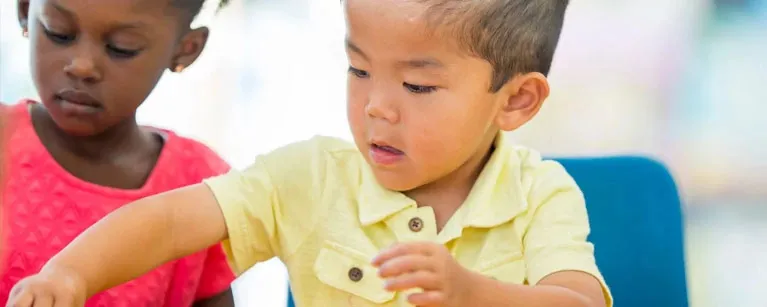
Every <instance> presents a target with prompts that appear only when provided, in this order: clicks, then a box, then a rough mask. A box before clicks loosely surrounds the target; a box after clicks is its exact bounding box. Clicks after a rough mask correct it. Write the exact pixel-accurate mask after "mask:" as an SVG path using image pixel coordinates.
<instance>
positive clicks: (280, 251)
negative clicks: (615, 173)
mask: <svg viewBox="0 0 767 307" xmlns="http://www.w3.org/2000/svg"><path fill="white" fill-rule="evenodd" d="M206 184H207V185H208V186H209V187H210V188H211V190H212V191H213V193H214V195H215V197H216V199H217V200H218V203H219V205H220V207H221V209H222V212H223V213H224V216H225V220H226V225H227V228H228V230H229V239H228V240H227V241H225V242H224V245H223V246H224V250H225V251H226V252H227V254H228V256H229V261H230V263H231V265H232V267H233V268H234V270H235V272H237V273H238V274H241V273H243V272H244V271H245V270H247V269H248V268H250V267H252V266H253V265H255V264H256V263H258V262H261V261H265V260H268V259H270V258H272V257H275V256H276V257H279V258H280V259H281V260H282V261H283V262H284V263H285V264H286V266H287V268H288V272H289V275H290V280H291V287H292V289H293V294H294V296H295V300H296V303H297V305H298V306H406V305H407V304H406V303H405V298H406V294H407V293H404V294H403V293H391V292H387V291H386V290H384V281H383V280H382V279H381V278H379V277H378V276H377V270H376V269H375V268H374V267H373V266H371V265H370V261H371V260H372V258H373V257H374V256H376V255H377V254H378V253H379V252H380V251H382V249H385V248H387V247H389V246H391V245H392V244H394V243H396V242H406V241H430V242H436V243H439V244H443V245H444V246H445V247H447V248H448V249H449V250H450V252H451V254H452V255H453V257H454V258H455V259H456V260H457V261H458V262H459V263H460V264H461V265H463V266H464V267H466V268H468V269H470V270H472V271H475V272H478V273H481V274H483V275H485V276H488V277H491V278H495V279H497V280H500V281H503V282H508V283H514V284H528V285H535V284H537V283H538V282H539V281H540V280H541V279H543V278H544V277H546V276H547V275H550V274H552V273H556V272H561V271H570V270H574V271H582V272H586V273H588V274H591V275H593V276H594V277H596V278H597V279H598V280H599V281H600V282H601V284H602V286H603V290H604V293H605V297H606V299H607V300H608V305H612V300H611V297H610V293H609V290H608V288H607V286H606V284H605V282H604V280H603V278H602V275H601V274H600V272H599V270H598V268H597V266H596V263H595V259H594V247H593V245H592V244H591V243H589V242H588V241H587V236H588V234H589V231H590V229H589V224H588V217H587V212H586V206H585V201H584V198H583V194H582V193H581V191H580V189H579V188H578V186H577V185H576V183H575V182H574V180H573V179H572V178H571V177H570V175H569V174H568V173H567V172H566V171H565V169H564V168H563V167H562V166H561V165H559V164H558V163H556V162H553V161H546V160H542V159H541V157H540V155H539V154H537V153H536V152H534V151H531V150H528V149H525V148H522V147H516V146H513V145H512V144H510V143H509V141H508V140H506V139H505V137H504V136H503V134H500V136H499V137H498V138H497V140H496V144H495V151H494V152H493V154H492V156H491V158H490V160H489V161H488V163H487V164H486V166H485V167H484V169H483V171H482V172H481V174H480V176H479V178H478V179H477V181H476V182H475V184H474V186H473V188H472V190H471V192H470V194H469V196H468V198H467V199H466V200H465V202H464V203H463V205H462V206H461V207H460V208H459V209H458V211H457V212H456V213H455V214H454V215H453V216H452V217H451V218H450V219H449V221H448V222H447V224H446V225H445V226H444V227H443V229H442V230H441V231H439V232H437V227H436V222H435V217H434V211H433V210H432V208H431V207H419V206H418V205H417V204H416V202H415V201H414V200H412V199H410V198H408V197H406V196H405V195H404V194H402V193H398V192H394V191H391V190H387V189H385V188H383V187H382V186H380V185H379V184H378V182H377V181H376V179H375V177H374V175H373V173H372V170H371V169H370V166H369V165H368V164H367V163H366V161H365V160H364V157H363V156H362V155H361V154H360V152H359V150H358V149H357V148H356V147H355V146H354V145H353V144H350V143H348V142H345V141H342V140H339V139H334V138H328V137H315V138H312V139H310V140H307V141H303V142H299V143H295V144H291V145H288V146H285V147H282V148H280V149H277V150H275V151H273V152H271V153H269V154H266V155H262V156H259V157H258V158H257V159H256V162H255V163H254V164H253V165H252V166H250V167H249V168H247V169H246V170H244V171H236V170H235V171H232V172H230V173H229V174H226V175H223V176H219V177H216V178H212V179H209V180H206Z"/></svg>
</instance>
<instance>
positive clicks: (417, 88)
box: [402, 83, 437, 94]
mask: <svg viewBox="0 0 767 307" xmlns="http://www.w3.org/2000/svg"><path fill="white" fill-rule="evenodd" d="M402 86H404V87H405V89H407V90H408V91H409V92H411V93H414V94H428V93H431V92H434V91H436V90H437V87H436V86H426V85H415V84H410V83H403V84H402Z"/></svg>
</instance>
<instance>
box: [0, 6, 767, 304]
mask: <svg viewBox="0 0 767 307" xmlns="http://www.w3.org/2000/svg"><path fill="white" fill-rule="evenodd" d="M15 3H16V1H11V0H4V1H2V4H0V101H3V102H6V103H13V102H15V101H17V100H19V99H20V98H22V97H33V98H34V97H36V93H35V90H34V87H33V85H32V83H31V82H30V78H29V72H28V62H29V57H28V44H27V42H26V41H25V40H24V39H23V38H22V36H21V30H20V29H19V27H18V24H17V21H16V11H15ZM571 3H572V4H571V6H570V10H569V13H568V17H567V20H566V25H565V30H564V32H563V34H562V38H561V43H560V47H559V49H558V53H557V56H556V60H555V63H554V67H553V71H552V73H551V76H550V77H551V83H552V89H553V91H552V97H551V99H550V100H549V101H548V102H547V104H546V105H545V107H544V108H543V110H542V112H541V114H540V116H539V117H538V118H537V119H536V120H535V121H534V122H532V123H531V124H529V125H527V126H526V127H524V128H523V129H521V130H519V131H516V132H514V133H512V135H513V137H514V138H516V139H517V140H518V141H519V143H521V144H524V145H527V146H530V147H533V148H536V149H538V150H540V151H542V152H544V153H545V154H546V155H549V156H554V155H555V156H584V155H586V156H598V155H614V154H641V155H647V156H651V157H655V158H657V159H659V160H661V161H663V162H664V163H666V164H667V165H668V166H669V168H670V169H671V171H672V172H673V174H674V176H675V178H676V180H677V182H678V184H679V186H680V189H681V192H682V197H683V199H684V202H685V209H684V210H685V217H686V231H687V232H686V239H687V242H686V243H687V269H688V283H689V291H690V299H691V305H692V306H693V307H708V306H739V307H740V306H743V307H750V306H754V307H757V306H762V307H763V306H767V294H766V293H767V291H764V290H763V289H761V287H763V286H764V285H767V264H766V263H765V261H766V260H767V189H766V188H765V187H766V186H767V159H765V157H767V121H765V120H764V119H763V117H764V116H765V114H766V113H767V1H765V0H750V1H749V0H717V1H706V0H677V1H668V0H644V1H615V0H578V1H572V2H571ZM213 15H214V14H213V12H212V11H208V12H204V15H203V16H202V18H201V19H200V21H199V22H200V23H202V24H205V25H209V26H210V27H211V28H212V37H211V41H210V43H209V44H208V47H207V49H206V51H205V53H204V54H203V56H202V57H201V58H200V59H199V60H198V61H197V63H196V64H195V65H193V66H192V67H191V68H190V69H188V70H187V71H185V72H184V73H183V74H168V75H167V76H166V77H165V78H164V79H163V80H162V81H161V83H160V86H159V87H158V88H157V89H156V90H155V92H154V93H153V94H152V96H151V97H150V98H149V99H148V101H147V102H146V104H145V105H144V106H143V107H142V109H141V110H140V115H139V118H140V120H141V122H142V123H146V124H150V125H154V126H159V127H164V128H171V129H174V130H176V131H178V132H180V133H181V134H183V135H186V136H190V137H194V138H197V139H199V140H201V141H203V142H205V143H207V144H209V145H210V146H211V147H213V148H214V149H216V150H217V151H218V152H219V153H220V154H221V155H223V156H224V157H225V158H226V159H227V160H228V161H230V162H231V163H232V164H233V165H234V166H235V167H243V166H245V165H247V164H249V163H250V162H251V161H252V159H253V158H254V156H255V155H257V154H259V153H264V152H267V151H269V150H271V149H274V148H276V147H278V146H280V145H284V144H286V143H289V142H293V141H296V140H300V139H305V138H308V137H311V136H312V135H315V134H324V135H335V136H340V137H347V138H348V137H350V134H349V132H348V129H347V124H346V116H345V107H344V103H345V102H344V96H345V78H346V73H345V70H346V58H345V54H344V49H343V44H342V43H343V32H344V25H343V18H342V14H341V10H340V7H339V5H338V2H337V1H325V0H322V1H321V0H280V1H245V0H235V1H233V5H232V6H230V7H228V8H226V9H225V10H224V11H222V12H220V13H219V14H218V15H217V16H215V17H214V16H213ZM760 157H761V158H760ZM286 283H287V277H286V273H285V270H284V268H283V267H282V266H281V264H280V263H279V262H277V261H270V262H268V263H265V264H261V265H259V266H257V267H256V268H254V269H253V270H251V271H250V272H249V273H247V274H246V275H245V276H244V277H243V278H241V279H240V280H238V281H237V283H236V285H235V291H236V293H237V300H238V302H239V303H241V304H242V305H245V306H255V305H258V306H284V305H283V304H284V302H285V293H286V289H285V286H284V285H286Z"/></svg>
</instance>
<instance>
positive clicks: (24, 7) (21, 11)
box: [16, 0, 30, 33]
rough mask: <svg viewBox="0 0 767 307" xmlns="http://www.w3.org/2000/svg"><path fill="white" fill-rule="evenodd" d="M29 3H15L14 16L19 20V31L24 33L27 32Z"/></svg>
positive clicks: (20, 1) (23, 1)
mask: <svg viewBox="0 0 767 307" xmlns="http://www.w3.org/2000/svg"><path fill="white" fill-rule="evenodd" d="M29 1H30V0H18V1H16V8H17V11H16V14H17V17H18V18H19V26H21V31H22V32H24V33H26V32H27V31H28V30H29Z"/></svg>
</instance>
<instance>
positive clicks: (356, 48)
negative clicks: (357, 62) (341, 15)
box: [344, 37, 369, 60]
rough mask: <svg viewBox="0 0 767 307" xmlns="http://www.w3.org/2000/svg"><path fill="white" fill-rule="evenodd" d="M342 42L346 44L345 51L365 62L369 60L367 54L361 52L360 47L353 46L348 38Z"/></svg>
mask: <svg viewBox="0 0 767 307" xmlns="http://www.w3.org/2000/svg"><path fill="white" fill-rule="evenodd" d="M344 42H345V43H346V49H348V50H349V51H351V52H354V53H356V54H359V55H360V56H361V57H362V58H363V59H365V60H369V58H368V56H367V54H365V52H362V49H360V47H358V46H357V45H355V44H354V43H353V42H352V41H351V40H350V39H349V38H348V37H347V38H346V39H344Z"/></svg>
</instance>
